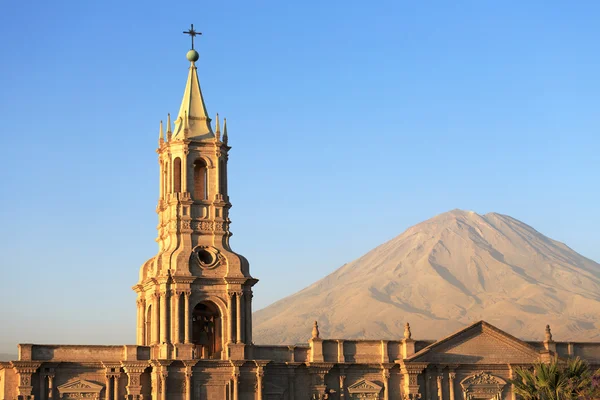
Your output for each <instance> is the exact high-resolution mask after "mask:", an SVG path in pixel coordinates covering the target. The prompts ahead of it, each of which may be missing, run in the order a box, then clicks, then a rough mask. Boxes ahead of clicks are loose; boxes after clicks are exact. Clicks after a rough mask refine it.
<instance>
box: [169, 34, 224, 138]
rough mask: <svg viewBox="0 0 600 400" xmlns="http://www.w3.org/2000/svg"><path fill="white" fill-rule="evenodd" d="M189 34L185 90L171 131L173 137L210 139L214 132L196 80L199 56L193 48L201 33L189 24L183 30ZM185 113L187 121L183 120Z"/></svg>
mask: <svg viewBox="0 0 600 400" xmlns="http://www.w3.org/2000/svg"><path fill="white" fill-rule="evenodd" d="M183 33H185V34H187V35H190V36H191V38H192V49H191V50H190V51H188V52H187V54H186V57H187V59H188V61H189V62H190V68H189V72H188V79H187V82H186V84H185V90H184V92H183V100H182V101H181V107H179V113H178V114H177V119H176V120H175V132H174V133H173V138H174V139H187V138H196V139H210V138H214V133H213V131H212V128H211V126H210V118H209V117H208V112H207V111H206V106H205V104H204V98H203V97H202V90H201V89H200V82H199V80H198V70H197V68H196V61H198V59H199V58H200V55H199V54H198V52H197V51H196V50H195V49H194V37H195V36H196V35H201V33H200V32H196V31H195V30H194V25H192V26H191V28H190V30H189V31H185V32H183ZM185 114H187V118H188V120H189V121H188V122H185V121H184V118H185ZM186 124H187V125H188V127H187V128H188V129H187V131H185V129H184V125H186Z"/></svg>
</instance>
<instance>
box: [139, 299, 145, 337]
mask: <svg viewBox="0 0 600 400" xmlns="http://www.w3.org/2000/svg"><path fill="white" fill-rule="evenodd" d="M140 324H141V326H140V331H139V332H140V334H139V338H138V345H140V346H143V345H145V344H146V343H145V341H146V300H145V299H140Z"/></svg>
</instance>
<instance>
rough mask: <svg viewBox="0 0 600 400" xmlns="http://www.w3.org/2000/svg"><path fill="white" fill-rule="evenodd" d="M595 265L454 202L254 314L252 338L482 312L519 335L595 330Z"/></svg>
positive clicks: (599, 289) (375, 330) (455, 323)
mask: <svg viewBox="0 0 600 400" xmlns="http://www.w3.org/2000/svg"><path fill="white" fill-rule="evenodd" d="M598 316H600V264H597V263H595V262H594V261H592V260H589V259H587V258H585V257H583V256H581V255H579V254H578V253H576V252H575V251H573V250H572V249H570V248H569V247H568V246H566V245H564V244H563V243H560V242H557V241H554V240H552V239H550V238H548V237H546V236H544V235H542V234H541V233H539V232H537V231H536V230H535V229H533V228H532V227H530V226H528V225H526V224H524V223H522V222H520V221H518V220H516V219H514V218H511V217H509V216H506V215H501V214H496V213H489V214H485V215H478V214H477V213H474V212H471V211H461V210H453V211H450V212H447V213H444V214H440V215H438V216H436V217H434V218H432V219H429V220H427V221H425V222H422V223H420V224H418V225H415V226H413V227H411V228H409V229H408V230H406V231H405V232H404V233H402V234H401V235H400V236H397V237H396V238H394V239H392V240H390V241H389V242H387V243H384V244H382V245H381V246H379V247H377V248H375V249H373V250H371V251H370V252H368V253H367V254H365V255H364V256H362V257H360V258H359V259H357V260H355V261H353V262H351V263H349V264H346V265H344V266H342V267H341V268H339V269H337V270H336V271H334V272H333V273H332V274H330V275H328V276H327V277H325V278H323V279H321V280H319V281H318V282H316V283H314V284H313V285H311V286H309V287H307V288H305V289H303V290H301V291H300V292H298V293H295V294H293V295H291V296H289V297H287V298H284V299H282V300H280V301H278V302H276V303H274V304H272V305H270V306H269V307H267V308H265V309H262V310H259V311H257V312H256V313H255V314H254V318H253V319H254V337H255V341H256V343H271V344H277V343H288V344H289V343H297V342H306V341H307V339H308V338H309V337H310V329H311V321H313V320H318V321H319V326H320V328H321V329H320V330H321V333H322V335H321V337H325V338H347V339H350V338H365V339H392V338H401V337H402V332H403V325H404V323H405V321H408V322H410V323H411V327H412V332H413V337H415V338H419V339H436V338H441V337H443V336H445V335H447V334H450V333H452V332H454V331H456V330H457V329H460V328H461V327H464V326H466V325H468V324H469V323H472V322H473V321H476V320H480V319H484V320H486V321H488V322H490V323H492V324H494V325H496V326H497V327H499V328H500V329H504V330H506V331H508V332H509V333H511V334H512V335H515V336H517V337H520V338H523V339H538V340H540V339H541V338H543V333H544V327H545V325H546V324H550V325H551V326H552V330H553V334H554V338H555V339H556V340H591V339H595V340H598V339H600V337H599V334H598V332H599V331H598V327H600V323H599V320H598Z"/></svg>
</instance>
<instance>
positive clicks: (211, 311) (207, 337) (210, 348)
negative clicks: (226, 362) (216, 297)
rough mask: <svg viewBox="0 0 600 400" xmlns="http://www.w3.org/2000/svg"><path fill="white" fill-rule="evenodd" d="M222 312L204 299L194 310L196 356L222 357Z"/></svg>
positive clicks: (193, 326)
mask: <svg viewBox="0 0 600 400" xmlns="http://www.w3.org/2000/svg"><path fill="white" fill-rule="evenodd" d="M222 338H223V335H222V329H221V314H220V313H219V309H218V308H217V306H216V305H215V304H214V303H212V302H210V301H204V302H202V303H199V304H197V305H196V307H194V311H193V312H192V343H194V344H195V345H196V350H195V352H196V358H205V359H208V358H212V359H220V358H221V351H222Z"/></svg>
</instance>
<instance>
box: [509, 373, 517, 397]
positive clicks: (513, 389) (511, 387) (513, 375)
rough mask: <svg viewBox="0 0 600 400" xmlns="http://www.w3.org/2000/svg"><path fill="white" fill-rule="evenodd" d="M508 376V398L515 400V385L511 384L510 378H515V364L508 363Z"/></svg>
mask: <svg viewBox="0 0 600 400" xmlns="http://www.w3.org/2000/svg"><path fill="white" fill-rule="evenodd" d="M508 377H509V378H510V381H511V383H510V400H516V398H517V396H516V393H515V385H514V384H512V380H513V379H515V366H514V365H511V364H508Z"/></svg>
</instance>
